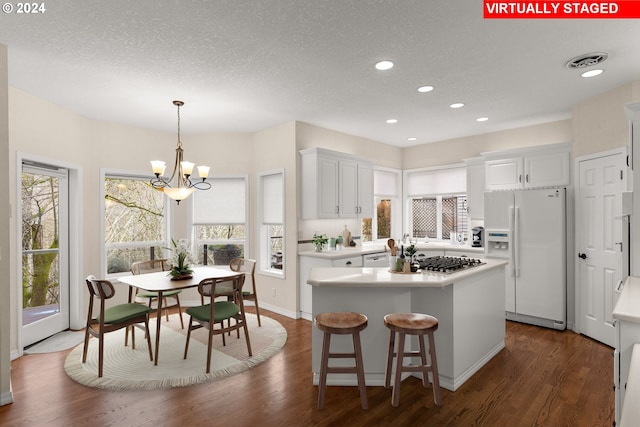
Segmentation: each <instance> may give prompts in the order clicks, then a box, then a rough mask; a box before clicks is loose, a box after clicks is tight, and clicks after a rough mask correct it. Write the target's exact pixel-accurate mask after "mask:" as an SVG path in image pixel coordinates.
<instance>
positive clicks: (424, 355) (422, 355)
mask: <svg viewBox="0 0 640 427" xmlns="http://www.w3.org/2000/svg"><path fill="white" fill-rule="evenodd" d="M418 345H419V346H420V364H421V366H423V367H424V366H428V365H427V352H426V350H425V347H424V335H418ZM429 354H431V353H429ZM428 374H429V370H428V369H423V370H422V387H424V388H427V387H429V375H428Z"/></svg>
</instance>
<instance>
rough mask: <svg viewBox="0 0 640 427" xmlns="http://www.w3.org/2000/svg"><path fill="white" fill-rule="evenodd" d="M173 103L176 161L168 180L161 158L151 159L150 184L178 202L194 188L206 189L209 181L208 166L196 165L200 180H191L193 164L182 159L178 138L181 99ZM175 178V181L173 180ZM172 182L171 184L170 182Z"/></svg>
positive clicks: (180, 142)
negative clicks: (174, 110) (176, 111)
mask: <svg viewBox="0 0 640 427" xmlns="http://www.w3.org/2000/svg"><path fill="white" fill-rule="evenodd" d="M173 105H175V106H176V107H177V108H178V146H177V148H176V161H175V164H174V165H173V172H172V173H171V178H169V179H168V180H167V179H165V178H164V177H163V175H164V171H165V169H166V164H165V162H163V161H162V160H152V161H151V168H152V169H153V173H154V175H155V178H151V181H150V182H151V185H152V186H153V187H154V188H156V189H158V190H161V191H164V193H165V194H166V195H167V196H169V197H170V198H172V199H173V200H175V201H176V202H177V203H178V204H180V202H181V201H182V200H184V199H186V198H187V197H189V196H190V195H191V193H193V192H194V191H195V190H208V189H210V188H211V183H209V182H207V177H208V176H209V167H208V166H198V174H199V175H200V178H201V179H202V181H196V182H195V183H194V182H191V174H192V173H193V166H194V164H193V163H191V162H186V161H184V160H183V155H184V150H183V149H182V141H181V140H180V107H182V106H183V105H184V102H182V101H173ZM174 178H175V182H174ZM172 182H173V184H172Z"/></svg>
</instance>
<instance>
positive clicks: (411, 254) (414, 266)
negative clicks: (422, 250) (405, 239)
mask: <svg viewBox="0 0 640 427" xmlns="http://www.w3.org/2000/svg"><path fill="white" fill-rule="evenodd" d="M404 252H405V253H406V254H407V258H408V259H409V264H410V267H411V271H412V272H413V273H415V272H416V271H418V267H419V265H418V263H417V261H416V258H415V256H416V252H418V248H416V245H414V244H411V245H409V246H407V249H405V250H404Z"/></svg>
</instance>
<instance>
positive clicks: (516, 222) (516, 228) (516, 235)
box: [513, 206, 520, 277]
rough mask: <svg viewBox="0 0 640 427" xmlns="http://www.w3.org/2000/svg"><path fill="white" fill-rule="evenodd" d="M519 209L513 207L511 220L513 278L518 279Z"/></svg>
mask: <svg viewBox="0 0 640 427" xmlns="http://www.w3.org/2000/svg"><path fill="white" fill-rule="evenodd" d="M519 223H520V208H519V207H517V206H516V207H515V217H514V220H513V264H514V268H515V276H516V277H520V244H519V243H520V235H519V233H520V227H519Z"/></svg>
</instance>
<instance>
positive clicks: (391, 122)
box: [387, 119, 398, 125]
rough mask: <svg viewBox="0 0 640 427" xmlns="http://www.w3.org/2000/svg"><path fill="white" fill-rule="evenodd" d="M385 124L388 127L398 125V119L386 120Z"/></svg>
mask: <svg viewBox="0 0 640 427" xmlns="http://www.w3.org/2000/svg"><path fill="white" fill-rule="evenodd" d="M387 123H389V124H390V125H392V124H394V123H398V119H388V120H387Z"/></svg>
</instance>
